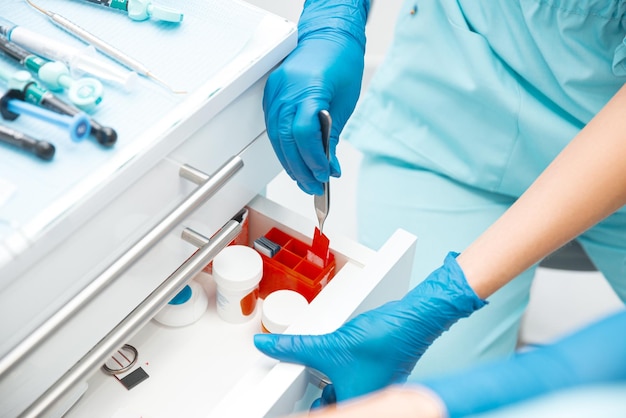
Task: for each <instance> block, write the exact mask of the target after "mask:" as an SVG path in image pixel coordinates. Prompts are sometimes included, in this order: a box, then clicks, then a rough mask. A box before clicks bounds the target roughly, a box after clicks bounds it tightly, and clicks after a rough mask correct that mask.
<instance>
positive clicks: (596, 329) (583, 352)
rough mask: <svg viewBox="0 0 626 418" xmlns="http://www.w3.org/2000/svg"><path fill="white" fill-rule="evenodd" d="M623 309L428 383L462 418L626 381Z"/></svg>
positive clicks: (452, 416) (625, 313)
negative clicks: (585, 387) (526, 348)
mask: <svg viewBox="0 0 626 418" xmlns="http://www.w3.org/2000/svg"><path fill="white" fill-rule="evenodd" d="M625 329H626V311H622V312H620V313H617V314H614V315H612V316H610V317H608V318H606V319H604V320H602V321H600V322H597V323H595V324H593V325H591V326H589V327H587V328H585V329H583V330H582V331H579V332H577V333H575V334H572V335H570V336H568V337H566V338H564V339H562V340H560V341H559V342H557V343H555V344H552V345H548V346H545V347H541V348H537V349H534V350H532V351H527V352H522V353H520V354H517V355H515V356H514V357H511V358H509V359H506V360H502V361H498V362H493V363H488V364H485V365H480V366H476V367H474V368H470V369H468V370H466V371H463V372H460V373H453V374H451V375H447V376H444V377H440V378H436V379H430V380H427V381H425V382H423V385H424V386H427V387H429V388H430V389H431V390H433V391H434V392H435V393H436V394H437V395H438V396H439V397H440V398H441V400H442V401H443V403H444V404H445V405H446V408H447V409H448V415H449V418H455V417H463V416H468V415H473V414H477V413H481V412H485V411H490V410H493V409H496V408H499V407H501V406H506V405H511V404H513V403H515V402H519V401H522V400H526V399H530V398H532V397H534V396H538V395H544V394H548V393H550V392H554V391H556V390H561V389H566V388H571V387H575V386H580V385H589V384H598V383H615V382H626V337H625V336H624V330H625Z"/></svg>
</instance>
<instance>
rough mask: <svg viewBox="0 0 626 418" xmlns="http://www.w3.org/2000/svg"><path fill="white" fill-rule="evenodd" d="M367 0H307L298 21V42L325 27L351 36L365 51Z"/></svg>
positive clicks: (368, 4) (368, 5) (368, 6)
mask: <svg viewBox="0 0 626 418" xmlns="http://www.w3.org/2000/svg"><path fill="white" fill-rule="evenodd" d="M369 8H370V2H369V0H307V1H306V2H305V3H304V9H303V11H302V15H301V16H300V20H299V22H298V42H302V41H304V40H306V39H307V38H308V37H309V36H311V35H312V34H314V33H316V32H320V31H324V30H326V29H329V30H331V31H332V32H336V31H340V32H342V33H344V34H347V35H349V36H351V37H353V38H354V39H355V40H356V41H357V42H358V44H359V45H360V47H361V49H362V50H363V51H365V23H366V22H367V14H368V13H369Z"/></svg>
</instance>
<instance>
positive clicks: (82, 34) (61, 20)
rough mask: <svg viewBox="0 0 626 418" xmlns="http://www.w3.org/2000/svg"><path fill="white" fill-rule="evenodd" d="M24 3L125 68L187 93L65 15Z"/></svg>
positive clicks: (178, 92)
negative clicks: (172, 85)
mask: <svg viewBox="0 0 626 418" xmlns="http://www.w3.org/2000/svg"><path fill="white" fill-rule="evenodd" d="M26 3H28V4H29V5H30V6H32V7H33V8H34V9H36V10H38V11H39V12H41V13H43V14H44V15H46V16H48V18H49V19H50V20H51V21H52V22H53V23H54V24H56V25H57V26H59V27H60V28H62V29H64V30H66V31H67V32H68V33H71V34H72V35H74V36H75V37H77V38H78V39H81V40H82V41H84V42H86V43H88V44H90V45H93V46H94V47H95V48H96V49H97V50H98V51H100V52H101V53H103V54H104V55H106V56H108V57H109V58H111V59H113V60H115V61H117V62H119V63H120V64H122V65H124V66H126V67H127V68H130V69H131V70H133V71H135V72H136V73H137V74H140V75H142V76H144V77H147V78H149V79H151V80H153V81H156V82H157V83H159V84H160V85H162V86H163V87H165V88H167V89H168V90H170V91H171V92H172V93H175V94H185V93H187V92H186V91H184V90H174V89H173V88H172V87H171V86H170V85H169V84H167V83H166V82H165V81H163V80H162V79H160V78H159V77H157V76H156V75H155V74H154V73H153V72H152V71H151V70H150V69H149V68H148V67H146V66H145V65H144V64H142V63H141V62H139V61H137V60H136V59H135V58H133V57H131V56H129V55H127V54H125V53H124V52H122V51H120V50H119V49H117V48H116V47H114V46H113V45H111V44H110V43H108V42H106V41H104V40H102V39H100V38H99V37H97V36H96V35H94V34H93V33H91V32H89V31H87V30H85V29H83V28H81V27H80V26H78V25H77V24H76V23H74V22H72V21H70V20H68V19H66V18H65V17H63V16H61V15H60V14H58V13H55V12H52V11H50V10H46V9H44V8H42V7H39V6H37V5H36V4H35V3H33V2H32V1H31V0H26ZM9 39H10V38H9Z"/></svg>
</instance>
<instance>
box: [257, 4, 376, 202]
mask: <svg viewBox="0 0 626 418" xmlns="http://www.w3.org/2000/svg"><path fill="white" fill-rule="evenodd" d="M368 11H369V0H307V1H306V2H305V4H304V9H303V12H302V15H301V16H300V20H299V22H298V46H297V47H296V48H295V49H294V51H293V52H292V53H291V54H290V55H289V56H288V57H287V58H286V59H285V61H284V62H283V63H282V64H281V65H280V66H279V67H278V68H277V69H276V70H275V71H274V72H273V73H272V74H271V75H270V77H269V79H268V80H267V84H266V86H265V94H264V98H263V110H264V112H265V124H266V127H267V133H268V136H269V138H270V140H271V142H272V146H273V148H274V151H275V153H276V155H277V157H278V159H279V160H280V163H281V164H282V166H283V167H284V168H285V170H286V171H287V173H288V174H289V176H290V177H291V178H292V179H293V180H296V181H297V183H298V186H299V187H300V188H301V189H302V190H304V191H305V192H306V193H309V194H321V193H322V190H323V188H322V183H324V182H326V181H328V178H329V176H330V175H332V176H335V177H339V175H340V174H341V170H340V168H339V162H338V161H337V157H336V155H335V150H336V147H337V142H338V138H339V133H340V132H341V130H342V129H343V127H344V125H345V124H346V121H347V120H348V117H349V116H350V115H351V114H352V111H353V110H354V107H355V105H356V101H357V99H358V97H359V94H360V90H361V79H362V77H363V56H364V54H365V22H366V20H367V13H368ZM324 109H325V110H328V111H329V112H330V116H331V118H332V121H333V124H332V132H331V140H330V144H329V150H330V157H331V158H330V160H331V163H330V165H329V163H328V159H327V158H326V154H325V152H324V148H323V146H322V135H321V129H320V122H319V119H318V113H319V111H320V110H324Z"/></svg>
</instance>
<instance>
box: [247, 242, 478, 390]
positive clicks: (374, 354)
mask: <svg viewBox="0 0 626 418" xmlns="http://www.w3.org/2000/svg"><path fill="white" fill-rule="evenodd" d="M455 257H456V254H453V253H450V254H448V256H447V257H446V259H445V262H444V265H443V266H442V267H440V268H439V269H437V270H435V271H434V272H433V273H431V275H430V276H429V277H428V278H427V279H426V280H425V281H423V282H422V283H420V284H419V285H418V286H416V287H415V288H414V289H413V290H411V291H410V292H409V293H408V294H407V295H406V296H405V297H404V298H402V299H401V300H399V301H393V302H389V303H386V304H384V305H382V306H381V307H379V308H376V309H374V310H371V311H368V312H365V313H363V314H361V315H358V316H356V317H355V318H353V319H352V320H350V321H348V322H346V324H344V325H343V326H341V327H340V328H339V329H338V330H336V331H335V332H332V333H330V334H325V335H320V336H310V335H303V336H301V335H256V336H255V337H254V342H255V344H256V346H257V348H258V349H259V350H261V351H262V352H264V353H265V354H267V355H269V356H271V357H274V358H277V359H279V360H282V361H287V362H292V363H300V364H304V365H306V366H308V367H311V368H314V369H317V370H319V371H320V372H322V373H324V374H325V375H326V376H328V378H329V379H330V380H331V381H332V383H333V385H334V388H335V392H336V396H337V400H338V401H343V400H346V399H349V398H352V397H355V396H360V395H364V394H366V393H369V392H371V391H374V390H378V389H380V388H383V387H385V386H387V385H389V384H391V383H401V382H404V381H406V378H407V376H408V375H409V373H411V370H413V368H414V367H415V364H416V362H417V361H418V360H419V358H420V357H421V355H422V354H423V353H424V352H425V351H426V349H427V348H428V347H429V346H430V344H431V343H432V342H433V341H434V340H435V339H436V338H437V337H439V336H440V335H441V333H443V332H444V331H446V330H447V329H448V328H450V326H451V325H452V324H454V323H455V322H456V321H457V320H458V319H460V318H463V317H466V316H469V315H470V314H471V313H472V312H474V311H475V310H476V309H479V308H480V307H482V306H483V305H484V304H485V302H484V301H482V300H480V299H479V298H478V296H476V294H475V293H474V291H473V290H472V289H471V288H470V287H469V285H468V284H467V281H466V280H465V276H464V275H463V272H462V270H461V268H460V267H459V265H458V264H457V262H456V259H455Z"/></svg>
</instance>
